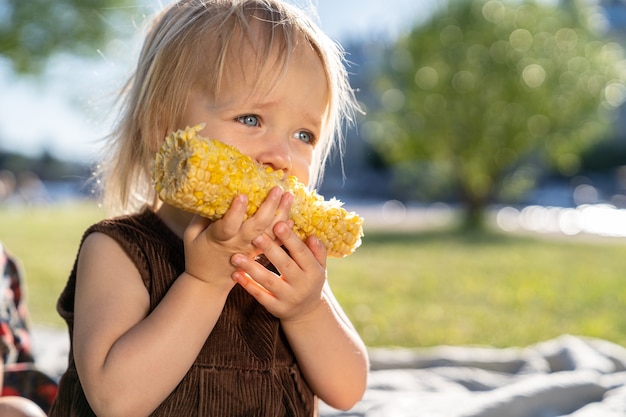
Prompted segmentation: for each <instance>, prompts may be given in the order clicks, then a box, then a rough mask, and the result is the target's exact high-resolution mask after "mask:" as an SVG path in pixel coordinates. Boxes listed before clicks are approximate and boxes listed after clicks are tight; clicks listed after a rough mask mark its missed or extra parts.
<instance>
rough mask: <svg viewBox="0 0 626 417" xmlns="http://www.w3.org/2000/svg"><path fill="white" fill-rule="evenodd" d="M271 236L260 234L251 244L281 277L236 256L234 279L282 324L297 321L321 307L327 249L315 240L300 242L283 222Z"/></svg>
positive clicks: (233, 258)
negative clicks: (283, 321)
mask: <svg viewBox="0 0 626 417" xmlns="http://www.w3.org/2000/svg"><path fill="white" fill-rule="evenodd" d="M273 232H274V234H275V235H276V238H277V239H276V240H273V239H272V238H271V237H270V236H269V235H268V234H261V235H259V236H258V237H256V238H255V239H254V240H253V243H254V245H255V246H256V247H258V248H259V249H260V250H261V251H262V252H263V253H264V254H265V256H266V257H267V259H268V260H269V261H270V262H271V263H272V264H273V265H274V266H275V267H276V269H277V270H278V271H280V274H281V275H280V276H277V275H276V274H274V273H273V272H271V271H269V270H267V269H265V268H264V267H263V266H262V265H260V264H258V263H257V262H255V261H254V260H252V259H250V258H249V257H246V256H245V255H243V254H237V255H234V256H233V257H232V260H231V261H232V263H233V265H234V266H235V267H237V268H238V270H237V271H235V272H234V273H233V279H234V280H236V281H237V282H238V283H239V284H241V285H242V286H243V287H244V288H245V289H246V290H247V291H248V292H249V293H250V294H251V295H252V296H253V297H254V298H256V299H257V301H258V302H259V303H261V304H262V305H263V306H265V308H267V310H268V311H269V312H270V313H272V314H273V315H274V316H276V317H278V318H279V319H281V320H300V319H303V318H305V317H306V315H307V314H309V313H311V312H313V311H314V310H315V309H316V308H317V307H319V306H320V305H321V304H322V289H323V287H324V283H325V282H326V248H325V247H324V245H323V244H322V243H321V242H320V241H319V239H317V238H316V237H315V236H311V237H309V238H308V239H307V240H306V242H302V241H301V240H300V239H299V238H298V237H297V236H296V235H295V234H294V233H293V232H292V230H291V228H290V227H289V225H288V224H287V223H286V222H280V223H277V224H276V225H275V226H274V228H273ZM281 244H282V245H283V246H284V248H282V247H281Z"/></svg>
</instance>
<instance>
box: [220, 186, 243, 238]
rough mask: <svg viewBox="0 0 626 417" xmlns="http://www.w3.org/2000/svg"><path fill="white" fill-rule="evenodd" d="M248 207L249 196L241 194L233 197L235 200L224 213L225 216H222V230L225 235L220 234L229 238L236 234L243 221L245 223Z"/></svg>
mask: <svg viewBox="0 0 626 417" xmlns="http://www.w3.org/2000/svg"><path fill="white" fill-rule="evenodd" d="M247 209H248V196H246V195H245V194H240V195H238V196H237V197H235V198H234V199H233V202H232V203H231V204H230V207H229V208H228V210H227V211H226V213H224V217H223V218H222V220H223V221H222V225H221V228H222V231H223V233H224V236H220V237H222V238H227V237H230V236H234V235H235V234H236V233H237V232H239V229H240V227H241V223H243V221H244V219H245V218H246V211H247Z"/></svg>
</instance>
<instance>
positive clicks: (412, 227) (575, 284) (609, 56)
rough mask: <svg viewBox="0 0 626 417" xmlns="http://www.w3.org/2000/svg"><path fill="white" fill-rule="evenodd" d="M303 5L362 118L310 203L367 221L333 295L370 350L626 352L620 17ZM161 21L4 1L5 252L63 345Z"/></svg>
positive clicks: (539, 6) (425, 2)
mask: <svg viewBox="0 0 626 417" xmlns="http://www.w3.org/2000/svg"><path fill="white" fill-rule="evenodd" d="M294 3H297V4H298V5H300V6H302V7H305V8H308V9H310V11H311V12H312V13H314V14H316V15H317V16H318V17H317V19H318V21H319V23H320V24H321V26H322V28H323V29H324V30H325V31H326V32H327V33H328V34H329V35H330V36H331V37H332V38H334V39H336V40H337V41H339V42H341V44H342V45H343V46H344V48H345V49H346V53H347V54H346V58H347V60H348V67H349V68H348V69H349V72H350V76H351V82H352V85H353V87H354V88H355V90H356V96H357V98H358V100H359V101H360V103H361V105H362V108H363V110H364V114H359V115H357V119H356V121H355V124H354V125H353V126H351V127H350V128H349V129H348V130H347V131H346V144H345V155H344V158H343V162H342V160H341V159H340V158H339V157H338V156H335V157H334V158H331V160H330V161H329V166H328V168H327V170H326V176H325V179H324V182H323V185H322V187H321V190H320V192H321V194H323V195H325V196H327V197H331V196H336V197H338V198H339V199H341V200H343V201H345V202H346V207H347V208H349V209H352V210H355V211H357V212H358V213H359V214H361V215H362V216H363V217H364V218H365V232H366V234H365V238H364V239H363V245H362V246H361V247H360V248H359V249H358V250H357V251H356V252H355V254H353V255H351V256H350V257H348V258H345V259H341V260H329V277H331V278H330V280H331V281H332V283H333V286H334V290H335V292H336V295H337V297H338V298H339V300H340V302H341V304H342V305H343V306H344V308H345V310H346V312H347V313H348V315H349V316H350V317H351V319H352V320H353V322H354V323H355V325H356V326H357V329H358V330H359V332H360V333H361V334H362V335H363V338H364V340H365V341H366V343H367V344H368V345H372V346H389V345H402V346H432V345H437V344H443V343H445V344H492V345H497V346H511V345H520V344H528V343H532V342H536V341H539V340H545V339H547V338H550V337H555V336H558V335H560V334H562V333H571V334H583V335H588V336H595V337H601V338H606V339H609V340H612V341H615V342H617V343H621V344H624V345H626V319H625V318H624V315H623V314H622V309H623V305H624V303H626V292H625V291H624V290H623V271H624V270H625V269H626V245H624V243H625V242H626V240H624V238H625V237H626V113H625V111H626V110H625V108H624V101H625V100H626V55H625V54H624V45H625V44H626V2H624V1H619V0H563V1H559V0H535V1H532V0H448V1H445V0H422V1H415V0H385V1H379V0H317V1H315V0H309V1H307V0H302V1H297V0H294ZM167 4H168V2H167V1H166V0H161V1H160V2H159V1H158V0H55V1H53V2H52V1H49V0H28V1H24V0H0V241H2V242H3V243H4V244H5V246H6V247H7V248H8V249H9V250H11V251H12V252H14V253H15V254H16V255H17V256H18V257H19V258H21V259H22V260H23V264H24V267H25V269H26V271H27V274H28V278H29V283H30V287H31V291H30V297H29V300H30V303H29V304H30V306H31V307H32V311H33V319H34V321H35V322H36V323H39V324H52V325H53V326H56V327H57V328H58V327H62V326H63V323H62V322H61V320H60V318H59V317H58V316H57V315H56V313H55V303H56V298H57V297H58V294H59V293H60V291H61V289H62V288H63V286H64V285H65V281H66V278H67V274H68V272H69V270H70V269H71V266H72V263H73V261H74V257H75V254H76V250H77V247H78V243H79V239H80V236H81V235H82V233H83V231H84V230H85V228H86V227H87V226H89V225H90V224H92V223H93V222H95V221H97V220H99V219H101V218H102V217H103V216H104V215H105V214H104V213H103V212H102V210H101V209H100V208H99V207H98V206H97V204H96V203H95V201H96V199H95V198H94V197H95V196H94V193H93V190H92V189H93V184H91V183H89V182H87V180H88V179H89V178H90V175H91V171H92V169H93V167H94V165H95V164H97V161H98V153H99V152H100V150H101V147H102V142H101V138H102V137H104V136H105V135H106V134H107V133H108V131H109V129H110V128H111V126H112V124H113V123H114V121H115V115H116V107H115V103H114V99H115V96H116V93H117V91H118V90H119V89H120V88H121V86H122V85H123V83H124V82H125V81H126V79H127V77H128V76H129V75H130V71H131V70H132V68H133V64H134V61H135V59H136V56H137V54H138V49H139V47H140V41H141V39H142V33H143V30H144V29H145V26H146V22H148V21H149V20H150V18H151V16H153V14H154V13H156V12H157V11H158V10H159V9H160V8H161V7H162V6H164V5H167ZM355 289H357V290H355ZM425 329H426V331H425Z"/></svg>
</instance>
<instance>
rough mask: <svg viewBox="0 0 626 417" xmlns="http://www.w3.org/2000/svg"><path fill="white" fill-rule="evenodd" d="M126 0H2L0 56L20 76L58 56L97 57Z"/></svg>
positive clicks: (123, 11)
mask: <svg viewBox="0 0 626 417" xmlns="http://www.w3.org/2000/svg"><path fill="white" fill-rule="evenodd" d="M128 3H129V2H128V1H127V0H3V1H1V2H0V57H5V58H8V60H9V61H11V62H12V64H13V68H14V69H15V70H16V71H17V72H19V73H39V72H40V71H41V70H42V69H43V67H44V64H45V63H46V61H47V60H48V58H49V57H50V56H52V55H54V54H56V53H60V52H68V53H73V54H80V55H88V54H95V53H96V51H97V48H99V47H102V46H103V45H104V43H105V40H106V39H107V35H108V34H109V33H110V32H111V28H112V24H111V21H112V20H113V18H112V17H113V16H114V15H116V14H119V13H125V12H126V11H128V10H130V8H129V7H128Z"/></svg>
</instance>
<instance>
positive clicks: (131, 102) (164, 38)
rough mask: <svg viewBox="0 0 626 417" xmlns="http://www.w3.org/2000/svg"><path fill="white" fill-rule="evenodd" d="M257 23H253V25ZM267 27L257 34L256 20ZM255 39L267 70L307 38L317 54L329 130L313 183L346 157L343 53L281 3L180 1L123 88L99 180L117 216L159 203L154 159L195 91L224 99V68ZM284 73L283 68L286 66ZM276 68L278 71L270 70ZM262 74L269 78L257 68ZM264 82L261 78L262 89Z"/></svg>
mask: <svg viewBox="0 0 626 417" xmlns="http://www.w3.org/2000/svg"><path fill="white" fill-rule="evenodd" d="M252 19H254V20H252ZM253 22H254V23H255V24H257V23H258V24H259V25H261V27H262V29H263V30H260V31H255V32H254V35H256V37H255V36H253V34H252V32H251V28H250V25H251V23H253ZM237 39H239V40H240V42H242V41H244V40H245V41H251V40H252V41H253V42H254V44H255V47H256V48H257V49H256V52H257V53H256V56H257V57H258V61H259V62H257V65H259V66H260V68H261V69H264V68H266V67H267V66H268V65H270V64H268V63H266V62H262V60H263V59H264V58H265V57H267V56H268V55H269V54H268V52H269V51H275V50H276V48H279V49H278V52H279V55H280V56H281V57H280V62H276V63H274V64H275V65H279V67H278V69H279V72H282V71H284V70H285V67H286V65H287V60H288V55H289V52H290V51H292V50H293V48H294V47H296V46H297V45H298V41H299V40H300V39H304V40H305V41H306V42H307V43H308V45H309V46H310V47H312V48H313V49H314V50H315V51H316V52H317V54H318V55H319V57H320V59H321V61H322V65H323V67H324V70H325V72H326V78H327V81H328V91H329V103H328V109H327V114H326V118H325V122H326V123H325V126H326V128H325V131H324V132H322V135H321V136H322V137H321V138H320V141H319V142H318V144H317V145H316V148H315V152H314V158H313V163H312V167H311V170H312V172H311V178H312V181H311V182H312V185H313V186H316V185H318V184H319V182H320V180H321V178H322V175H323V172H324V166H325V163H326V160H327V158H328V156H329V155H330V153H331V151H332V150H333V148H334V147H338V148H339V151H340V152H341V146H342V138H343V128H344V126H345V124H346V123H352V122H353V121H354V119H353V116H354V112H355V110H357V109H358V104H357V103H356V100H355V98H354V94H353V91H352V89H351V88H350V85H349V82H348V76H347V71H346V68H345V66H344V51H343V50H342V49H341V48H340V46H339V45H338V44H336V43H335V42H333V41H332V40H331V39H330V38H328V37H327V36H326V35H325V34H324V33H323V32H322V31H321V30H320V29H319V28H318V27H317V26H316V25H315V24H314V23H312V21H311V20H310V19H309V18H308V17H307V16H306V15H305V14H304V12H303V11H301V10H299V9H296V8H295V7H293V6H290V5H288V4H286V3H284V2H283V1H281V0H181V1H179V2H178V3H176V4H173V5H171V6H169V7H168V8H167V9H165V10H164V11H163V12H162V13H161V15H160V16H158V18H157V19H155V22H154V23H153V26H152V27H151V28H150V30H149V31H148V34H147V36H146V39H145V42H144V45H143V48H142V50H141V53H140V56H139V61H138V64H137V69H136V72H135V74H134V75H133V77H132V78H131V79H130V80H129V82H128V83H127V85H126V88H125V89H124V91H123V95H122V96H121V98H122V107H121V112H120V118H119V120H118V124H117V126H116V129H115V130H114V131H113V133H112V134H111V136H110V137H109V149H110V152H109V156H108V158H106V159H105V160H104V161H103V164H102V165H101V169H100V172H99V176H100V178H101V179H102V184H103V200H104V203H105V205H107V207H108V208H110V209H112V210H113V211H114V212H117V213H119V212H131V211H136V210H138V209H139V208H140V207H142V206H144V205H145V204H156V195H155V192H154V188H153V186H152V180H151V169H152V161H153V158H154V154H155V153H156V151H157V149H158V147H159V146H160V144H161V142H162V141H163V139H164V138H165V136H166V135H167V134H168V133H170V132H171V131H172V130H173V129H175V128H180V127H184V126H180V127H179V126H177V122H178V119H179V118H180V116H181V114H182V113H183V111H184V110H185V106H186V102H187V95H188V93H189V92H190V90H191V89H192V87H195V86H198V85H200V86H202V87H203V88H205V89H206V91H207V92H209V93H212V94H214V95H216V94H218V92H219V88H220V84H221V80H222V78H223V77H224V75H225V74H224V68H225V66H226V64H227V63H228V59H232V57H233V54H236V53H237V49H238V47H240V46H241V45H233V43H234V42H236V40H237ZM281 68H282V69H281ZM272 69H273V67H272ZM257 73H259V74H260V73H263V71H259V72H257ZM264 81H266V80H257V84H258V85H260V84H261V83H263V82H264Z"/></svg>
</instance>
